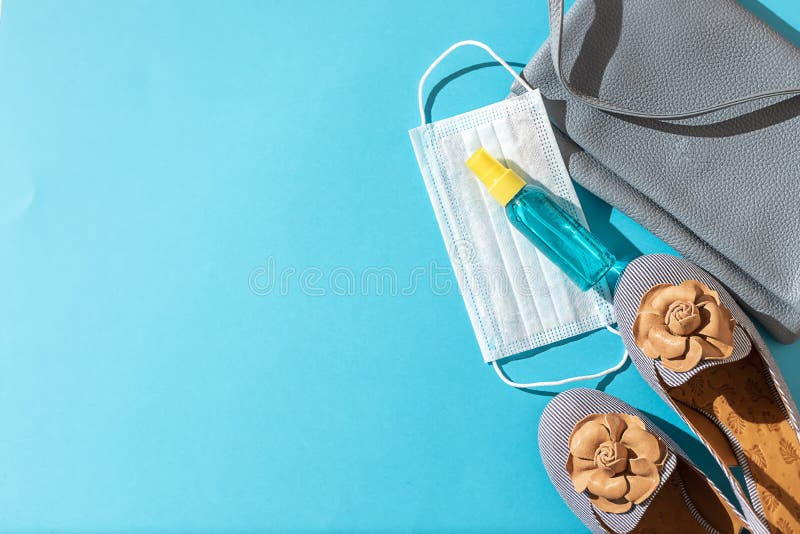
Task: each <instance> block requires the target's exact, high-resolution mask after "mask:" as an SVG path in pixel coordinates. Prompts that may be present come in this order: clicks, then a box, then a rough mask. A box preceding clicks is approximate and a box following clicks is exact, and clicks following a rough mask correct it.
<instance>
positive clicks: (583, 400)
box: [539, 388, 744, 534]
mask: <svg viewBox="0 0 800 534" xmlns="http://www.w3.org/2000/svg"><path fill="white" fill-rule="evenodd" d="M612 412H615V413H626V414H630V415H635V416H637V417H639V418H640V419H641V420H642V421H643V422H644V424H645V427H646V428H647V430H648V431H649V432H651V433H653V434H655V435H656V436H658V437H659V438H661V439H662V440H663V441H664V443H665V444H666V445H667V448H668V449H669V452H668V456H667V461H666V463H665V466H664V469H663V471H662V472H661V482H660V484H659V486H658V488H657V489H656V491H655V492H654V493H653V495H652V496H650V498H649V499H647V500H646V501H645V502H644V503H642V504H641V505H634V507H633V508H632V509H631V511H630V512H627V513H625V514H609V513H605V512H602V511H600V510H598V509H596V508H594V506H592V504H591V502H590V501H589V499H588V497H587V496H586V494H584V493H577V492H576V491H575V488H574V486H573V485H572V481H571V480H570V478H569V474H568V473H567V470H566V463H567V457H568V456H569V436H570V434H571V433H572V429H573V428H574V427H575V424H576V423H577V422H578V421H580V420H581V419H583V418H584V417H586V416H588V415H591V414H595V413H612ZM539 452H540V454H541V456H542V462H543V463H544V466H545V470H546V471H547V474H548V476H549V477H550V480H551V481H552V482H553V485H554V486H555V488H556V490H557V491H558V493H559V495H561V498H562V499H563V500H564V502H565V503H567V505H568V506H569V507H570V509H571V510H572V512H573V513H574V514H575V515H576V516H577V517H578V518H579V519H580V520H581V521H583V524H584V525H586V527H587V528H588V529H589V530H590V531H592V532H595V533H598V534H601V533H605V532H608V530H607V529H606V527H608V528H609V529H611V531H613V532H618V533H620V534H627V533H629V532H631V531H632V530H633V529H634V528H636V525H637V524H638V523H639V522H640V521H641V518H642V517H643V515H644V513H645V511H646V510H647V507H648V506H649V504H650V503H651V502H652V501H653V499H654V498H655V497H656V495H657V494H658V492H659V490H660V489H661V487H662V486H663V485H664V483H665V482H666V481H667V480H669V477H670V476H672V474H673V473H674V471H675V467H676V465H677V462H678V457H680V458H681V460H683V461H684V462H686V463H687V464H689V465H690V466H692V467H693V468H695V469H697V467H696V466H695V465H694V464H693V463H692V462H691V461H690V460H689V459H688V457H687V456H686V454H685V453H684V452H683V451H682V450H681V448H680V447H679V446H678V445H677V444H676V443H675V442H674V441H672V439H671V438H670V437H669V436H668V435H666V434H665V433H664V432H662V431H661V429H660V428H658V427H657V426H656V425H655V424H653V423H652V421H650V419H648V418H647V416H645V415H644V414H642V413H641V412H640V411H638V410H636V409H634V408H633V407H631V406H630V405H628V404H626V403H624V402H622V401H621V400H619V399H617V398H615V397H612V396H610V395H607V394H606V393H603V392H600V391H596V390H593V389H584V388H576V389H571V390H568V391H565V392H564V393H561V394H559V395H556V397H554V398H553V400H552V401H550V403H549V404H548V405H547V407H546V408H545V410H544V412H543V413H542V418H541V420H540V422H539ZM698 472H700V471H699V470H698ZM708 482H709V484H711V486H712V487H714V488H715V489H716V487H715V486H714V485H713V483H712V482H711V481H710V480H709V481H708ZM718 493H719V492H718ZM720 495H722V494H721V493H720ZM723 499H724V496H723ZM726 502H727V500H726ZM728 504H730V503H728ZM687 506H688V505H687ZM730 506H731V508H734V509H735V507H734V506H733V505H730ZM689 510H690V512H691V513H692V515H693V516H694V517H695V518H696V519H697V520H698V521H699V522H701V524H703V525H704V526H707V523H706V522H705V519H703V518H702V517H700V515H699V513H698V512H697V510H696V508H694V506H689ZM743 521H744V519H743Z"/></svg>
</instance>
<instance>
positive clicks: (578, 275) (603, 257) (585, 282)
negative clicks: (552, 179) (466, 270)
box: [506, 185, 616, 291]
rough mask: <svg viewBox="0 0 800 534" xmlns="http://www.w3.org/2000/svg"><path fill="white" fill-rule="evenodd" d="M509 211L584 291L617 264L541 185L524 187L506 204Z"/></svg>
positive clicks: (514, 221) (520, 227) (516, 223)
mask: <svg viewBox="0 0 800 534" xmlns="http://www.w3.org/2000/svg"><path fill="white" fill-rule="evenodd" d="M506 215H507V216H508V220H509V221H511V224H512V225H514V227H515V228H516V229H517V230H519V231H520V233H522V235H524V236H525V237H527V238H528V239H529V240H530V241H531V242H532V243H533V244H534V245H536V248H538V249H539V250H541V251H542V253H543V254H544V255H545V256H547V258H548V259H550V261H552V262H553V263H555V264H556V265H557V266H558V267H559V268H560V269H561V270H562V271H564V272H565V273H566V274H567V276H569V278H570V280H572V281H573V282H575V284H576V285H577V286H578V287H580V288H581V289H582V290H584V291H586V290H587V289H589V288H590V287H592V286H594V285H595V284H597V283H598V282H599V281H600V280H602V279H603V277H604V276H605V275H606V273H607V272H608V271H609V269H611V267H613V266H614V262H615V261H616V260H615V258H614V256H613V255H612V254H611V253H610V252H609V251H608V250H607V249H606V248H605V247H604V246H603V244H602V243H600V241H598V240H597V238H595V237H594V236H593V235H592V234H591V233H589V231H588V230H587V229H586V228H585V227H584V226H583V225H582V224H581V223H580V222H578V221H577V220H576V219H575V218H574V217H573V216H572V215H570V214H569V213H568V212H567V211H566V210H565V209H564V208H562V207H561V206H559V205H558V203H557V201H556V200H555V199H554V198H553V197H552V195H551V194H550V192H549V191H547V190H545V189H544V188H542V187H538V186H533V185H526V186H525V187H523V188H522V189H521V190H520V192H519V193H517V194H516V195H515V196H514V197H513V198H512V199H511V201H509V203H508V204H506Z"/></svg>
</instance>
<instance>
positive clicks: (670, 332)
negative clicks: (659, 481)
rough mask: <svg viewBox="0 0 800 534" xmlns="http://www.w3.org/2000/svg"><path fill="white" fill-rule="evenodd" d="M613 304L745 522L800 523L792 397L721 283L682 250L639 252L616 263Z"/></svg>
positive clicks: (638, 362)
mask: <svg viewBox="0 0 800 534" xmlns="http://www.w3.org/2000/svg"><path fill="white" fill-rule="evenodd" d="M614 310H615V314H616V318H617V321H618V324H619V330H620V333H621V335H622V339H623V341H624V343H625V345H626V347H627V349H628V352H629V353H630V356H631V359H632V360H633V363H634V364H635V366H636V368H637V369H638V370H639V373H641V375H642V377H644V379H645V380H646V381H647V382H648V383H649V384H650V386H651V387H652V388H653V389H654V390H655V391H656V393H658V395H659V396H661V398H662V399H664V401H666V402H667V403H668V404H669V405H670V406H672V407H673V408H674V409H675V411H676V412H677V413H678V414H679V415H680V416H681V417H682V418H683V419H684V421H686V423H687V424H688V425H689V426H690V427H691V428H692V430H693V431H694V432H695V434H697V436H698V437H699V438H700V440H701V441H702V442H703V443H704V444H705V445H706V446H707V447H708V449H709V450H710V451H711V453H712V454H713V456H714V457H715V459H716V460H717V462H718V463H719V464H720V466H721V467H722V468H723V471H724V472H725V474H726V475H727V477H728V479H729V480H730V482H731V485H732V486H733V489H734V493H735V494H736V497H737V499H738V500H739V502H740V505H741V507H742V510H743V511H744V515H745V517H746V518H747V522H748V525H749V529H750V530H751V531H752V532H787V533H788V532H800V503H799V502H798V499H800V434H799V433H798V424H797V421H798V420H800V417H799V415H798V411H797V406H796V405H795V403H794V401H793V400H792V398H791V395H790V393H789V388H788V387H787V386H786V383H785V381H784V379H783V377H782V375H781V373H780V371H779V370H778V366H777V365H776V363H775V360H774V359H773V358H772V355H771V354H770V352H769V350H767V347H766V345H765V344H764V341H763V340H762V339H761V337H760V336H759V334H758V331H757V330H756V328H755V327H754V326H753V323H752V322H751V321H750V319H749V318H748V317H747V315H746V314H745V313H744V312H743V311H742V309H741V308H740V307H739V306H738V305H737V303H736V302H735V301H734V299H733V298H732V297H731V295H730V294H729V293H728V292H727V291H726V290H725V288H724V287H723V286H722V284H720V283H719V282H718V281H717V280H716V279H714V278H713V277H712V276H711V275H709V274H708V273H707V272H705V271H704V270H702V269H700V268H699V267H697V266H695V265H694V264H692V263H689V262H687V261H685V260H682V259H680V258H676V257H673V256H667V255H650V256H643V257H641V258H638V259H636V260H635V261H633V262H632V263H631V264H630V265H628V266H627V268H626V269H625V271H624V272H623V274H622V277H621V278H620V281H619V284H618V286H617V291H616V294H615V297H614ZM735 466H738V467H740V468H741V472H742V474H743V478H744V480H745V482H746V489H745V488H742V486H741V485H740V484H739V482H738V481H737V479H736V478H735V477H734V475H733V471H731V467H735Z"/></svg>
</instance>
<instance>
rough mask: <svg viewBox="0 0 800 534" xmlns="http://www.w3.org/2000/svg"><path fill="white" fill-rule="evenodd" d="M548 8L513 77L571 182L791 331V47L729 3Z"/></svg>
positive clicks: (796, 223)
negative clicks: (545, 33)
mask: <svg viewBox="0 0 800 534" xmlns="http://www.w3.org/2000/svg"><path fill="white" fill-rule="evenodd" d="M549 7H550V25H551V34H550V39H549V40H548V42H546V43H545V45H544V46H543V47H542V48H541V49H540V50H539V52H538V53H537V54H536V55H535V56H534V58H533V59H532V60H531V61H530V63H529V64H528V66H527V67H526V68H525V70H524V73H523V76H524V78H525V79H526V80H528V81H529V82H530V83H531V85H533V86H534V87H538V88H539V89H540V90H541V92H542V95H543V96H544V97H545V102H546V103H547V107H548V112H549V114H550V119H551V121H552V122H553V124H554V126H555V128H556V130H558V132H557V134H558V133H560V134H562V141H563V145H562V150H563V152H564V156H565V161H567V163H568V166H569V169H570V174H571V176H572V178H573V179H574V180H575V181H577V182H578V183H580V184H581V185H583V186H584V187H586V188H587V189H588V190H590V191H592V192H593V193H594V194H596V195H597V196H599V197H600V198H602V199H603V200H605V201H606V202H608V203H609V204H612V205H613V206H615V207H617V208H618V209H620V210H621V211H623V212H624V213H626V214H627V215H629V216H630V217H632V218H633V219H635V220H636V221H638V222H639V223H640V224H642V225H643V226H645V227H646V228H648V229H649V230H650V231H651V232H653V233H654V234H655V235H657V236H658V237H660V238H661V239H663V240H664V241H665V242H667V243H668V244H669V245H671V246H672V247H674V248H675V249H676V250H677V251H678V252H680V253H681V254H682V255H683V256H684V257H686V258H687V259H689V260H691V261H693V262H694V263H696V264H698V265H700V266H702V267H703V268H704V269H706V270H707V271H709V272H710V273H712V274H713V275H714V276H716V277H717V278H718V279H719V280H721V281H722V282H723V283H724V284H725V285H727V286H728V287H729V288H730V289H731V291H732V293H733V294H734V295H736V296H737V298H738V299H739V300H740V302H741V303H742V304H743V306H744V307H745V308H747V309H749V311H750V312H751V313H752V314H753V315H754V316H755V317H756V318H757V319H759V320H760V321H761V322H762V324H764V326H765V327H766V328H767V329H768V330H769V331H770V332H771V333H772V334H773V335H774V336H775V337H776V338H777V339H778V340H780V341H782V342H784V343H789V342H792V341H794V340H795V339H797V337H798V336H799V335H800V96H795V95H797V94H800V89H796V88H800V51H799V50H798V49H797V48H796V47H795V46H793V45H792V44H791V43H790V42H789V41H788V40H787V39H785V38H784V37H782V36H781V35H780V34H779V33H777V32H776V31H775V30H774V29H773V28H772V27H770V26H769V25H767V24H766V23H764V22H763V21H761V20H760V19H759V18H758V17H756V16H755V15H753V14H752V13H751V12H750V11H748V10H747V9H745V8H744V7H742V6H741V5H739V4H738V3H737V2H735V1H734V0H702V1H699V0H659V1H657V2H654V1H652V0H577V1H576V2H575V4H574V5H573V7H572V8H571V9H570V10H569V12H568V13H567V16H566V17H562V15H563V5H562V2H561V1H560V0H550V6H549ZM522 91H523V89H522V87H519V86H518V85H515V86H514V87H512V92H514V93H517V94H519V93H521V92H522Z"/></svg>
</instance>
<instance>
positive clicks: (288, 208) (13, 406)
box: [0, 0, 800, 532]
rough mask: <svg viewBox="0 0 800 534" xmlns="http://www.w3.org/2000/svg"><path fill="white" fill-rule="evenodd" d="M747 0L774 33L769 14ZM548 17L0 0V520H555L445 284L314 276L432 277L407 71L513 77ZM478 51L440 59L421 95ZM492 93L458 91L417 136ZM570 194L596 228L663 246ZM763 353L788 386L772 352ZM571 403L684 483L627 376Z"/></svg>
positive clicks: (532, 404)
mask: <svg viewBox="0 0 800 534" xmlns="http://www.w3.org/2000/svg"><path fill="white" fill-rule="evenodd" d="M747 5H748V6H750V7H751V8H753V9H755V10H757V11H758V12H759V13H761V14H762V15H763V16H766V17H768V18H772V15H771V14H770V12H768V11H766V10H765V8H763V7H762V6H760V5H759V4H756V3H754V2H749V1H748V2H747ZM764 5H765V6H766V7H767V8H769V9H770V10H772V11H774V14H775V15H776V16H777V17H780V18H782V19H783V20H785V21H786V23H788V25H791V26H795V27H800V10H798V9H797V8H796V7H792V2H791V1H790V0H785V1H779V0H771V1H765V2H764ZM546 11H547V10H546V7H545V3H544V1H543V0H539V1H536V2H532V1H524V2H523V1H507V2H501V3H494V4H488V3H486V2H478V1H472V0H469V1H468V0H459V1H450V2H439V1H434V2H431V1H421V0H420V1H406V2H390V1H382V2H378V1H374V2H366V1H365V2H358V1H348V2H321V1H320V2H310V1H305V2H298V1H280V2H268V1H262V2H257V1H252V2H244V1H236V2H225V3H221V2H195V1H192V2H190V1H188V0H186V1H182V2H178V1H172V2H162V1H149V2H148V1H126V2H123V1H118V2H102V1H99V0H98V1H92V2H88V1H75V0H71V1H53V2H39V1H30V0H28V1H15V0H6V2H5V5H4V6H3V14H2V19H0V73H2V74H1V75H0V76H2V83H0V258H2V261H0V424H2V431H0V503H2V505H0V507H1V508H2V510H3V512H2V513H1V514H0V530H3V531H8V530H22V529H24V530H45V529H58V530H63V529H73V530H95V531H100V530H106V529H116V530H130V529H137V530H154V529H161V530H168V531H171V530H178V529H180V530H221V529H225V530H242V531H245V530H280V531H284V530H304V531H306V530H322V529H337V530H359V529H360V530H387V531H388V530H401V531H404V530H429V531H439V530H452V531H456V530H458V531H486V530H493V531H502V530H507V531H516V530H528V531H541V532H552V531H574V530H580V529H581V525H580V523H579V522H578V521H577V520H576V519H575V518H574V517H573V516H572V515H571V514H570V512H569V511H568V509H567V508H566V506H565V505H564V504H563V503H562V502H561V500H560V499H559V497H558V496H557V494H556V492H555V490H554V489H553V488H552V486H551V485H550V483H549V481H548V479H547V477H546V475H545V473H544V470H543V467H542V464H541V462H540V459H539V454H538V451H537V447H536V425H537V421H538V417H539V414H540V413H541V411H542V408H543V407H544V405H545V404H546V403H547V401H548V400H549V399H550V396H548V395H546V394H526V393H523V392H519V391H515V390H513V389H511V388H509V387H507V386H505V385H503V384H502V383H501V382H500V381H499V380H498V379H497V377H496V376H495V375H494V373H493V372H492V370H491V369H490V368H489V367H487V366H486V365H484V364H483V363H482V359H481V355H480V352H479V350H478V346H477V343H476V340H475V338H474V335H473V332H472V329H471V327H470V323H469V320H468V317H467V314H466V311H465V309H464V306H463V303H462V301H461V297H460V295H459V294H458V292H457V291H456V290H455V289H454V288H452V289H451V290H450V291H449V292H444V293H446V294H444V295H443V294H441V293H443V291H439V290H434V289H432V288H431V286H430V284H429V283H428V282H429V281H428V280H427V279H423V280H422V281H421V282H420V284H419V287H417V288H416V290H414V291H408V293H410V294H405V295H404V294H399V293H398V294H392V292H391V291H387V292H386V293H384V294H383V295H379V294H377V293H378V291H377V290H376V289H375V288H372V289H369V288H367V293H368V294H366V295H362V294H360V291H361V290H362V289H364V288H363V287H362V286H361V285H359V287H358V288H357V291H355V293H356V294H346V295H341V294H336V292H335V291H334V288H331V287H330V284H329V281H330V275H331V273H333V272H337V273H342V272H344V273H348V272H352V273H354V275H356V276H360V275H362V274H363V272H364V271H365V270H368V269H370V268H384V267H385V268H390V269H392V270H393V272H395V273H397V276H398V280H399V281H400V284H401V286H402V285H403V282H404V281H406V280H408V277H409V276H410V273H412V271H413V270H414V269H415V267H422V268H427V267H429V266H430V265H431V262H434V264H435V265H436V266H438V268H444V267H447V266H448V265H449V263H448V259H447V255H446V253H445V249H444V245H443V242H442V239H441V236H440V234H439V230H438V227H437V225H436V221H435V219H434V216H433V211H432V210H431V207H430V205H429V201H428V197H427V194H426V192H425V189H424V187H423V183H422V179H421V177H420V174H419V170H418V168H417V164H416V161H415V158H414V155H413V152H412V150H411V146H410V143H409V139H408V135H407V130H408V129H409V128H413V127H415V126H416V125H417V123H418V116H417V105H416V88H417V81H418V79H419V76H420V75H421V73H422V71H423V70H424V69H425V67H427V66H428V64H430V62H431V61H432V60H433V59H434V58H435V57H436V56H437V55H438V54H439V53H440V52H441V51H442V50H444V49H445V48H446V47H447V46H449V45H450V44H452V43H453V42H455V41H457V40H461V39H465V38H473V39H479V40H483V41H486V42H487V43H489V44H490V45H492V46H493V47H495V49H496V50H497V51H498V52H499V53H500V54H501V55H502V56H504V57H505V58H507V59H508V60H512V61H517V62H525V61H527V59H528V58H529V57H530V56H531V55H532V54H533V53H534V52H535V51H536V49H537V48H538V47H539V46H540V45H541V43H542V41H543V40H544V38H545V36H546V33H547V21H546ZM773 22H776V21H775V20H773ZM782 31H784V32H787V34H789V33H790V32H791V30H790V27H789V26H786V27H782ZM791 36H792V35H790V37H791ZM486 59H487V58H486V56H485V55H483V54H482V53H481V52H480V51H478V50H462V51H459V52H457V53H456V54H454V56H452V57H451V58H450V59H448V60H447V61H445V62H444V63H443V64H442V66H441V68H440V69H438V70H437V71H436V73H435V74H434V76H433V77H432V79H431V82H430V83H429V87H428V88H429V89H430V88H431V87H433V86H434V85H435V84H436V82H437V81H439V80H441V79H442V78H444V77H446V76H447V75H448V74H451V73H453V72H454V71H457V70H459V69H461V68H463V67H468V66H469V65H472V64H475V63H481V62H484V61H486ZM509 83H510V79H509V76H508V74H507V73H505V72H504V71H503V70H502V69H500V68H484V69H479V70H475V71H472V72H470V73H468V74H466V75H464V76H461V77H458V78H457V79H454V80H453V81H452V82H450V83H448V84H447V85H446V86H444V87H443V88H442V90H441V91H440V92H438V94H437V97H436V100H435V103H434V105H433V118H434V119H437V118H444V117H447V116H450V115H453V114H456V113H460V112H463V111H467V110H470V109H474V108H476V107H480V106H483V105H486V104H489V103H492V102H494V101H497V100H499V99H500V98H502V97H504V96H505V95H506V92H507V90H508V87H509ZM581 195H582V199H583V202H584V207H585V209H586V211H587V214H588V216H589V220H590V222H591V223H592V224H593V225H594V226H596V227H597V228H599V229H600V231H601V232H605V233H606V234H607V235H612V234H613V231H612V230H615V231H618V232H619V233H621V234H624V235H625V236H626V237H627V239H628V240H630V243H628V244H627V245H626V246H628V245H630V246H633V247H635V248H637V249H639V250H640V251H642V252H655V251H664V250H668V249H667V248H666V247H665V246H664V245H663V244H661V243H660V242H659V241H657V240H656V239H654V238H653V237H652V236H650V235H649V234H648V233H647V232H645V231H644V230H642V229H641V228H639V227H638V226H637V225H636V224H635V223H633V222H632V221H630V220H629V219H627V218H626V217H624V216H622V215H620V214H618V213H616V212H611V211H610V208H609V207H608V206H607V205H605V204H603V203H601V202H599V201H598V200H597V199H595V198H593V197H591V196H590V195H588V194H585V192H582V193H581ZM270 261H272V262H274V271H273V272H283V273H286V272H290V270H291V269H294V272H295V275H294V277H293V278H291V279H290V283H289V284H288V286H287V287H286V288H285V291H282V290H281V289H280V287H276V288H272V289H273V290H272V291H271V292H270V293H269V294H264V293H267V290H268V289H269V287H268V277H267V274H266V273H267V266H268V265H270ZM317 269H318V270H317ZM337 269H338V270H337ZM428 272H429V271H428ZM301 273H306V274H303V276H304V277H306V278H304V285H303V286H302V287H301V284H300V281H299V280H298V278H297V277H298V276H299V275H300V274H301ZM308 273H312V274H308ZM314 273H317V274H314ZM320 273H321V274H322V279H321V280H316V278H317V277H318V276H317V275H318V274H320ZM340 276H343V277H345V278H346V276H348V275H346V274H345V275H340ZM308 277H310V278H308ZM445 278H446V279H447V280H449V281H450V283H451V284H452V283H453V277H452V274H447V275H446V277H445ZM359 282H360V280H359ZM310 286H313V287H310ZM314 288H316V289H314ZM319 289H321V290H322V292H323V293H324V295H322V296H320V295H316V294H314V293H315V292H318V291H317V290H319ZM440 289H441V288H440ZM770 341H771V340H770ZM771 346H772V347H773V348H774V350H775V356H776V358H777V360H778V361H779V362H780V364H781V366H782V368H783V370H784V373H785V374H786V375H787V378H788V380H789V382H790V384H791V386H792V388H793V390H794V392H795V394H798V393H800V376H798V371H799V370H800V359H798V357H799V356H800V345H798V346H794V347H791V346H789V347H787V346H780V345H777V344H776V343H774V342H772V341H771ZM620 351H621V343H620V341H619V340H618V339H617V338H615V337H614V336H613V335H611V334H609V333H607V332H597V333H595V334H592V335H591V336H589V337H586V338H583V339H580V340H578V341H576V342H574V343H571V344H569V345H564V346H561V347H557V348H554V349H552V350H549V351H547V352H545V353H544V354H542V355H539V356H537V357H536V358H533V359H530V360H526V361H522V362H515V363H512V364H510V365H509V366H508V369H509V372H510V373H511V374H512V375H513V376H514V377H517V378H520V379H523V380H524V379H530V378H533V377H547V378H550V377H552V378H556V377H562V376H567V375H572V374H577V373H585V372H591V371H595V370H599V369H601V368H605V367H607V366H609V365H610V364H612V363H614V362H616V361H617V359H618V358H619V355H620ZM586 385H588V386H589V387H593V386H597V385H599V386H600V387H603V388H605V390H606V391H607V392H609V393H611V394H614V395H617V396H619V397H621V398H623V399H624V400H626V401H628V402H630V403H631V404H634V405H635V406H637V407H640V408H641V409H643V410H645V411H647V412H649V413H651V414H653V415H654V416H655V417H656V421H662V422H663V423H664V424H665V427H666V428H667V430H669V431H671V432H674V433H675V434H676V437H677V438H678V440H679V441H680V442H681V443H682V444H684V445H686V447H687V448H688V449H689V450H690V451H691V452H692V454H693V455H695V456H696V458H697V459H698V460H699V461H700V462H701V464H703V465H705V466H707V467H709V468H711V467H710V466H711V463H710V462H709V460H708V456H707V454H706V453H705V451H704V449H702V448H701V447H700V446H699V445H698V444H697V442H694V441H693V440H692V438H690V437H688V435H686V434H684V433H683V431H684V430H685V427H684V426H683V425H682V424H680V423H679V422H678V419H677V417H676V416H674V415H673V414H672V413H671V412H670V411H669V410H667V409H666V407H665V406H664V405H663V404H662V403H661V402H660V401H659V400H658V398H657V397H656V396H655V394H654V393H652V392H651V391H650V389H649V388H648V387H647V386H646V385H645V383H644V382H643V381H642V380H641V378H640V377H639V375H638V374H637V373H636V371H635V370H634V369H632V368H631V367H626V369H625V370H624V372H622V373H620V374H618V375H617V376H615V377H613V379H605V380H602V381H596V382H592V383H589V384H586ZM671 425H675V426H671ZM718 475H719V474H718V472H717V473H716V474H715V478H716V479H717V480H719V479H720V477H719V476H718Z"/></svg>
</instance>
